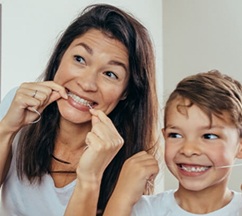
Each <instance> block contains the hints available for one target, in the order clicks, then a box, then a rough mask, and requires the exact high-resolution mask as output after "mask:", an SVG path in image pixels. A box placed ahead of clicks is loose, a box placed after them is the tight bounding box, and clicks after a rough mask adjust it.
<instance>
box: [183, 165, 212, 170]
mask: <svg viewBox="0 0 242 216" xmlns="http://www.w3.org/2000/svg"><path fill="white" fill-rule="evenodd" d="M208 168H209V167H207V166H204V167H201V166H199V167H198V166H184V165H181V169H183V170H185V171H187V172H203V171H205V170H207V169H208Z"/></svg>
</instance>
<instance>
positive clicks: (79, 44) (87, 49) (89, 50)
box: [76, 42, 128, 72]
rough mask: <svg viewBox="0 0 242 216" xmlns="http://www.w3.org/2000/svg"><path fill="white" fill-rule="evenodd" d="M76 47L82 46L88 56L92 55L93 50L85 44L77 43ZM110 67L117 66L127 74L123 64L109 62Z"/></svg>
mask: <svg viewBox="0 0 242 216" xmlns="http://www.w3.org/2000/svg"><path fill="white" fill-rule="evenodd" d="M76 46H82V47H83V48H84V49H85V50H86V51H87V52H88V53H89V54H90V55H93V50H92V48H91V47H89V46H88V45H87V44H85V43H83V42H80V43H78V44H77V45H76ZM108 63H109V64H110V65H117V66H121V67H122V68H123V69H124V70H125V71H126V72H128V68H127V67H126V65H125V64H124V63H123V62H119V61H114V60H111V61H110V62H108Z"/></svg>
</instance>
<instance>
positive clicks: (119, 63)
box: [108, 60, 128, 73]
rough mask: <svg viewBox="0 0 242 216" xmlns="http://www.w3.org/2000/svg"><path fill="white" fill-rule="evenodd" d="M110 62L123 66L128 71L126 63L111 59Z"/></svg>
mask: <svg viewBox="0 0 242 216" xmlns="http://www.w3.org/2000/svg"><path fill="white" fill-rule="evenodd" d="M108 64H110V65H117V66H121V67H122V68H123V69H124V70H125V71H126V73H127V72H128V68H127V67H126V65H125V64H124V63H123V62H120V61H115V60H111V61H109V62H108Z"/></svg>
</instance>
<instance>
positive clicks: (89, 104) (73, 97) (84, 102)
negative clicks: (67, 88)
mask: <svg viewBox="0 0 242 216" xmlns="http://www.w3.org/2000/svg"><path fill="white" fill-rule="evenodd" d="M67 95H68V96H69V97H71V98H72V99H73V100H74V101H75V102H77V103H80V104H82V105H84V106H88V107H89V108H90V107H92V105H93V103H92V102H90V101H87V100H84V99H83V98H80V97H79V96H77V95H75V94H73V93H71V92H68V93H67Z"/></svg>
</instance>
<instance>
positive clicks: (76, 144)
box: [0, 4, 158, 216]
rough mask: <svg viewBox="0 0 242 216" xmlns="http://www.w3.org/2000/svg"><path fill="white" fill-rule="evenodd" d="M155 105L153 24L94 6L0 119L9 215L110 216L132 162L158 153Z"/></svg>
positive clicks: (5, 206)
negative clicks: (123, 171) (148, 26)
mask: <svg viewBox="0 0 242 216" xmlns="http://www.w3.org/2000/svg"><path fill="white" fill-rule="evenodd" d="M6 100H9V99H6ZM4 103H5V102H3V106H4ZM1 106H2V104H1ZM157 107H158V103H157V95H156V86H155V64H154V54H153V49H152V44H151V40H150V38H149V35H148V32H147V30H146V29H145V27H143V26H142V25H141V24H140V23H139V22H138V21H137V20H136V19H135V18H133V17H132V16H131V15H128V14H127V13H125V12H124V11H122V10H120V9H118V8H116V7H114V6H111V5H105V4H99V5H92V6H89V7H87V8H86V9H85V10H84V11H83V13H82V14H81V15H80V16H79V17H77V19H76V20H74V21H73V23H72V24H71V25H70V26H69V27H68V28H67V29H66V31H65V32H64V33H63V35H62V36H61V38H60V40H59V41H58V43H57V45H56V48H55V50H54V52H53V54H52V56H51V58H50V60H49V63H48V65H47V68H46V71H45V73H44V78H43V80H42V81H41V82H36V83H24V84H22V85H21V86H20V87H19V89H18V90H17V91H16V95H15V97H14V99H13V101H12V103H11V106H10V108H9V110H8V112H7V114H6V115H5V116H4V118H3V119H2V120H1V122H0V136H1V141H0V142H1V143H0V144H1V147H0V151H1V154H2V156H1V159H0V172H1V184H2V207H1V213H2V214H1V215H14V214H16V215H58V216H59V215H63V214H64V212H65V211H66V212H65V214H66V215H73V211H74V210H76V209H78V211H79V212H80V213H79V215H96V214H99V213H100V214H102V212H103V210H104V208H105V205H106V203H107V201H108V199H109V197H110V195H111V194H112V191H113V189H114V186H115V183H116V182H117V179H118V175H119V173H120V170H121V167H122V165H123V163H124V161H125V160H126V159H127V158H129V157H130V156H132V155H133V154H135V153H137V152H139V151H141V150H146V151H150V152H151V153H153V152H154V150H155V149H154V148H153V147H154V146H155V144H156V142H157V138H156V136H155V135H156V130H155V127H156V125H157V124H156V119H157ZM11 149H12V151H11ZM66 207H67V209H66ZM77 207H78V208H77Z"/></svg>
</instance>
